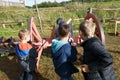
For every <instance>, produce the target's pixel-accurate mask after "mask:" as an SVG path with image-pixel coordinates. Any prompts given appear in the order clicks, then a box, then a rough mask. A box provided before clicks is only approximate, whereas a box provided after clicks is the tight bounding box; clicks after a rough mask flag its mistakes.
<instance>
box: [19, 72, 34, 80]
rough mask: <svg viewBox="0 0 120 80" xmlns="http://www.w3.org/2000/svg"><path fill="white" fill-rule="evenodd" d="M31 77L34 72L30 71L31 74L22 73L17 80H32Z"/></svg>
mask: <svg viewBox="0 0 120 80" xmlns="http://www.w3.org/2000/svg"><path fill="white" fill-rule="evenodd" d="M33 76H34V72H33V71H31V72H26V71H23V72H22V73H21V74H20V77H19V80H34V79H33Z"/></svg>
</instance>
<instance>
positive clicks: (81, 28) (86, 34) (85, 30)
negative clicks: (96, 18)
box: [79, 22, 88, 36]
mask: <svg viewBox="0 0 120 80" xmlns="http://www.w3.org/2000/svg"><path fill="white" fill-rule="evenodd" d="M79 30H80V31H82V32H83V35H84V36H88V33H87V29H86V27H85V22H82V23H81V24H80V26H79Z"/></svg>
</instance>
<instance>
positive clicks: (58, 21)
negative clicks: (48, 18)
mask: <svg viewBox="0 0 120 80" xmlns="http://www.w3.org/2000/svg"><path fill="white" fill-rule="evenodd" d="M56 23H57V24H61V23H66V22H65V21H64V20H63V19H62V18H58V19H57V20H56Z"/></svg>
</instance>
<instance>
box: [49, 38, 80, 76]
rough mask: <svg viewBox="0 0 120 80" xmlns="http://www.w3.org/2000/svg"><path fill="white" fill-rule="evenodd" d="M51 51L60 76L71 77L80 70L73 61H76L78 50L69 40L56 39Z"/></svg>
mask: <svg viewBox="0 0 120 80" xmlns="http://www.w3.org/2000/svg"><path fill="white" fill-rule="evenodd" d="M51 53H52V58H53V63H54V67H55V71H56V73H57V74H58V75H59V76H60V77H69V76H71V74H73V73H75V72H78V69H77V68H76V67H75V66H74V65H73V62H74V61H76V54H77V50H76V48H75V47H73V46H71V45H70V43H69V42H65V41H59V40H57V39H54V40H53V41H52V50H51Z"/></svg>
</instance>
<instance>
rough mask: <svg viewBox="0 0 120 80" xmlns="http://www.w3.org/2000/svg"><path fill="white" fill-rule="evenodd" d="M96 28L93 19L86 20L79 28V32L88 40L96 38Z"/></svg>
mask: <svg viewBox="0 0 120 80" xmlns="http://www.w3.org/2000/svg"><path fill="white" fill-rule="evenodd" d="M95 28H96V26H95V23H94V22H93V19H92V18H90V19H89V20H85V21H84V22H82V23H81V24H80V26H79V30H80V31H82V32H83V35H84V36H85V37H88V38H89V37H93V36H94V33H95Z"/></svg>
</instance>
